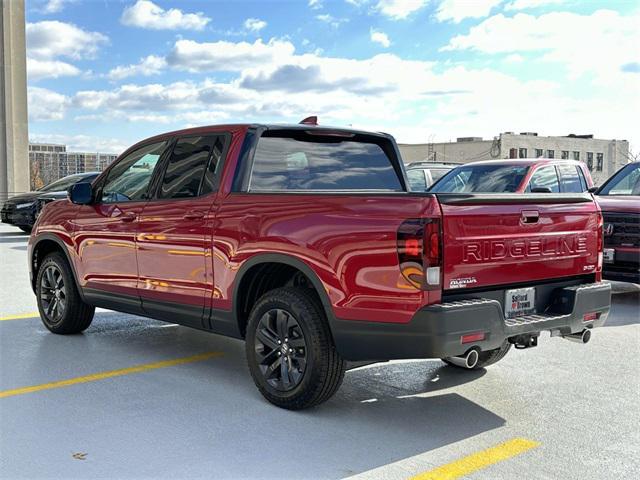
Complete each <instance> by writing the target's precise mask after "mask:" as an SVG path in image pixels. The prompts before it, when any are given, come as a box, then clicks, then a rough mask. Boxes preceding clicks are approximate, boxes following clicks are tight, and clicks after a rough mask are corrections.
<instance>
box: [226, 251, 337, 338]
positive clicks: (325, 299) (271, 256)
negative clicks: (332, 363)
mask: <svg viewBox="0 0 640 480" xmlns="http://www.w3.org/2000/svg"><path fill="white" fill-rule="evenodd" d="M263 263H282V264H284V265H288V266H290V267H293V268H296V269H298V270H300V271H301V272H302V273H303V274H304V275H305V276H306V277H307V278H308V279H309V281H310V282H311V284H312V285H313V288H314V289H315V290H316V292H318V296H319V297H320V301H321V302H322V308H323V310H324V313H325V315H326V316H327V320H328V321H329V329H330V330H331V331H332V332H333V327H334V325H335V322H336V317H335V314H334V313H333V306H332V305H331V300H330V299H329V295H328V294H327V291H326V289H325V288H324V284H323V283H322V281H321V280H320V277H318V274H317V273H316V272H315V271H314V270H313V269H312V268H311V267H310V266H309V265H308V264H307V263H305V262H304V261H302V260H300V259H299V258H297V257H293V256H291V255H286V254H284V253H258V254H256V255H253V256H252V257H250V258H249V259H247V260H245V261H244V262H243V263H242V266H241V267H240V269H239V270H238V273H237V275H236V278H235V281H234V286H233V304H232V305H233V317H234V318H235V319H236V322H239V312H238V306H239V301H238V300H239V296H240V285H241V284H242V280H243V279H244V276H245V274H246V273H247V272H248V271H249V270H250V269H251V268H252V267H255V266H256V265H260V264H263Z"/></svg>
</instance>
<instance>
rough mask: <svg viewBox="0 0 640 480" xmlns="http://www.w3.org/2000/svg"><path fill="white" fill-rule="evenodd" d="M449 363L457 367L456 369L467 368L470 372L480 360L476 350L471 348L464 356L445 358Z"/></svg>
mask: <svg viewBox="0 0 640 480" xmlns="http://www.w3.org/2000/svg"><path fill="white" fill-rule="evenodd" d="M447 360H449V361H450V362H451V363H453V364H454V365H457V366H458V367H462V368H468V369H469V370H471V369H472V368H473V367H475V366H476V365H477V364H478V360H480V354H479V353H478V350H476V349H475V348H472V349H471V350H469V351H468V352H467V353H465V354H464V355H460V356H459V357H449V358H447Z"/></svg>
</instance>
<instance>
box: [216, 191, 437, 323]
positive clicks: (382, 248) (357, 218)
mask: <svg viewBox="0 0 640 480" xmlns="http://www.w3.org/2000/svg"><path fill="white" fill-rule="evenodd" d="M423 216H435V217H439V216H440V210H439V207H438V205H437V200H436V199H435V198H434V197H428V196H427V197H419V196H411V195H408V194H406V193H403V194H400V195H372V194H367V195H353V194H350V195H331V194H326V195H325V194H258V193H233V194H230V195H228V196H227V197H226V198H225V199H224V201H223V202H222V203H221V206H220V208H219V210H218V214H217V220H216V223H217V227H216V228H215V231H214V239H213V265H214V267H213V269H214V278H215V288H214V299H213V307H214V308H219V309H225V310H230V309H231V308H232V300H233V289H234V281H235V278H236V274H237V271H238V269H239V268H240V267H241V266H242V264H243V263H244V262H245V261H247V260H248V259H250V258H252V257H254V256H256V255H260V254H264V253H279V254H284V255H289V256H292V257H295V258H297V259H299V260H302V261H303V262H304V263H305V264H306V265H308V266H309V267H311V269H312V270H313V271H314V272H315V273H316V275H317V276H318V278H319V279H320V281H321V282H322V285H323V287H324V288H325V290H326V292H327V294H328V297H329V299H330V302H331V305H332V307H333V310H334V312H333V313H334V314H335V316H336V317H337V318H340V319H349V320H369V321H379V322H408V321H409V320H410V319H411V317H412V315H413V314H414V313H415V311H416V310H417V309H418V308H419V307H421V306H423V305H424V304H425V303H433V302H436V301H439V300H440V296H441V294H440V291H433V292H424V291H421V290H418V289H416V288H415V287H413V286H411V285H410V284H409V283H408V282H407V281H406V280H405V279H404V277H403V276H402V274H401V272H400V267H399V262H398V253H397V246H396V242H397V230H398V226H399V225H400V223H401V222H402V221H403V220H405V219H407V218H420V217H423ZM428 295H431V297H429V296H428Z"/></svg>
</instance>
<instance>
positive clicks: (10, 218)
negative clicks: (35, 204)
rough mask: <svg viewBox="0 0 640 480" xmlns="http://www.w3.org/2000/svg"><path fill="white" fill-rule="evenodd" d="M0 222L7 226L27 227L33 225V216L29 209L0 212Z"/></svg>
mask: <svg viewBox="0 0 640 480" xmlns="http://www.w3.org/2000/svg"><path fill="white" fill-rule="evenodd" d="M0 220H1V221H2V223H8V224H9V225H16V226H25V227H29V226H31V225H33V223H34V221H35V215H34V213H33V211H32V209H30V208H25V209H24V210H13V211H10V210H2V211H1V212H0Z"/></svg>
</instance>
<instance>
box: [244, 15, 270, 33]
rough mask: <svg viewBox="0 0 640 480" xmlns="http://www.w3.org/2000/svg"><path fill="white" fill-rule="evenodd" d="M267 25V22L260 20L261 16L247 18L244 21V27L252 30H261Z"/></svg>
mask: <svg viewBox="0 0 640 480" xmlns="http://www.w3.org/2000/svg"><path fill="white" fill-rule="evenodd" d="M266 26H267V22H265V21H264V20H260V19H259V18H247V19H246V20H245V21H244V28H246V29H247V30H249V31H250V32H259V31H260V30H262V29H263V28H264V27H266Z"/></svg>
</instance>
